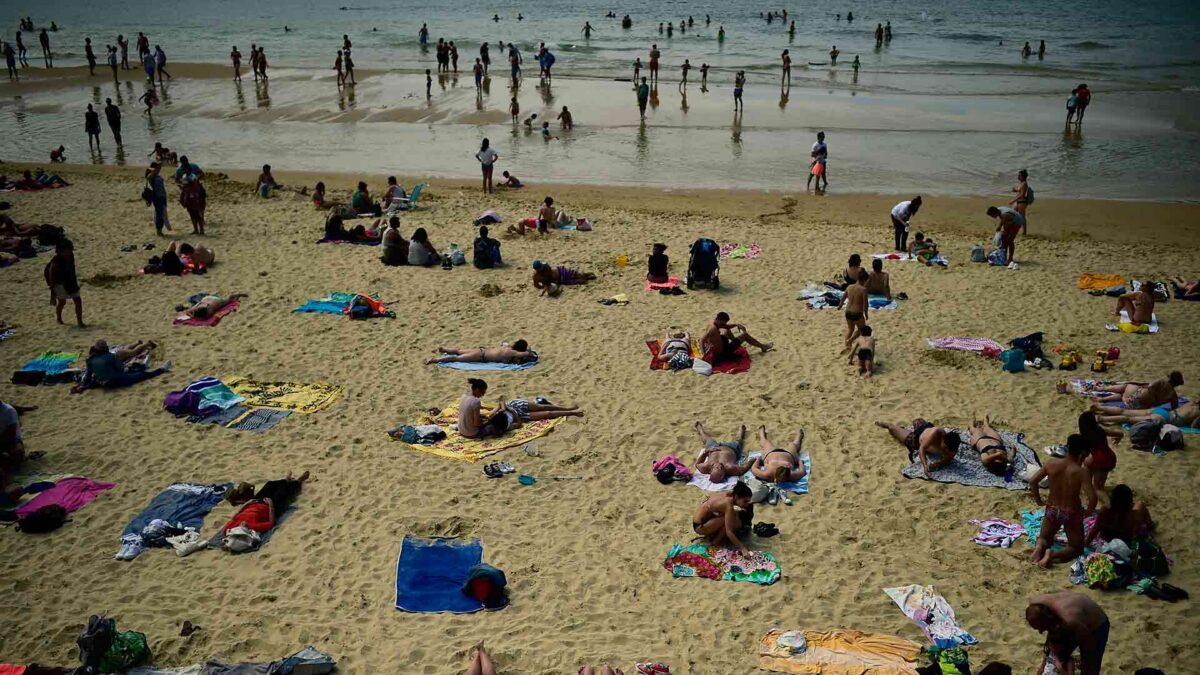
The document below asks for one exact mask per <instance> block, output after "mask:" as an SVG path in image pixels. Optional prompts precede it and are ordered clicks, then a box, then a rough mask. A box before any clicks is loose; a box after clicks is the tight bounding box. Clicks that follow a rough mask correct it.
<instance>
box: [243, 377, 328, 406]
mask: <svg viewBox="0 0 1200 675" xmlns="http://www.w3.org/2000/svg"><path fill="white" fill-rule="evenodd" d="M226 384H228V385H229V388H230V389H232V390H233V391H234V392H236V393H237V394H238V395H240V396H243V397H245V400H244V401H243V402H242V403H243V404H244V405H246V406H247V407H250V408H271V409H274V410H290V411H292V412H297V413H302V414H305V415H308V414H311V413H315V412H320V411H321V410H324V409H326V408H328V407H329V406H331V405H333V404H334V402H336V401H337V400H338V398H339V397H341V395H342V387H341V386H340V385H333V384H324V383H320V382H318V383H316V384H305V383H303V382H259V381H256V380H251V379H248V378H245V377H240V376H238V377H234V378H232V379H230V380H228V381H227V382H226Z"/></svg>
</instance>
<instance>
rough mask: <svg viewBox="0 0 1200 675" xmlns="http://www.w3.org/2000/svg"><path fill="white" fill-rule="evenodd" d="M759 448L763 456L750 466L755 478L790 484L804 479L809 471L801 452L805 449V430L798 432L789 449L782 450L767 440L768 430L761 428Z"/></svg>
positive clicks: (759, 429)
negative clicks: (805, 466) (801, 457)
mask: <svg viewBox="0 0 1200 675" xmlns="http://www.w3.org/2000/svg"><path fill="white" fill-rule="evenodd" d="M758 447H759V448H760V449H761V450H762V454H761V455H759V456H758V457H757V458H756V459H755V460H754V463H753V464H751V465H750V472H751V473H753V474H754V477H755V478H757V479H759V480H761V481H766V482H768V483H790V482H792V481H797V480H800V479H801V478H804V475H805V474H806V473H807V471H806V469H805V468H804V462H803V461H802V460H801V459H800V451H801V450H802V449H803V448H804V430H803V429H801V430H799V431H797V432H796V438H795V439H794V440H793V441H792V442H791V443H789V444H788V446H787V449H780V448H776V447H775V445H774V444H773V443H771V441H770V440H768V439H767V428H766V427H765V426H760V427H758Z"/></svg>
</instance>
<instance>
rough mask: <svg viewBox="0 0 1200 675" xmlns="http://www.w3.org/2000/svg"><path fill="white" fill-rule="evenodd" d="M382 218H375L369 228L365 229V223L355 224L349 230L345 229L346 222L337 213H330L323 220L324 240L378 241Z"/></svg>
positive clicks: (380, 233)
mask: <svg viewBox="0 0 1200 675" xmlns="http://www.w3.org/2000/svg"><path fill="white" fill-rule="evenodd" d="M381 220H382V219H376V220H375V223H374V224H373V225H372V226H371V229H369V230H368V229H367V228H366V226H365V225H355V226H354V227H352V228H350V229H349V230H347V229H346V222H345V221H344V220H343V219H342V217H341V216H339V215H332V216H330V217H329V218H328V219H327V220H326V221H325V240H326V241H379V239H380V237H381V235H382V232H381V231H380V229H379V228H380V224H381Z"/></svg>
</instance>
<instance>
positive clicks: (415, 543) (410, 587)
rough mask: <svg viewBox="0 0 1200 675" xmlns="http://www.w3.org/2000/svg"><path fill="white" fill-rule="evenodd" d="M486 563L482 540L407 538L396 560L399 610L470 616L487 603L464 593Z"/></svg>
mask: <svg viewBox="0 0 1200 675" xmlns="http://www.w3.org/2000/svg"><path fill="white" fill-rule="evenodd" d="M481 562H483V545H482V544H480V543H479V540H478V539H471V540H462V539H424V538H422V537H414V536H413V535H411V534H409V535H405V537H404V543H403V544H402V545H401V546H400V556H399V557H398V558H397V560H396V609H399V610H403V611H405V612H423V613H430V612H449V613H451V614H469V613H471V612H478V611H480V610H481V609H483V603H482V602H480V601H479V600H476V599H475V598H473V597H471V596H469V595H467V594H466V593H463V590H462V587H463V584H465V583H466V582H467V576H468V574H469V573H470V570H471V568H472V567H474V566H475V565H478V564H479V563H481Z"/></svg>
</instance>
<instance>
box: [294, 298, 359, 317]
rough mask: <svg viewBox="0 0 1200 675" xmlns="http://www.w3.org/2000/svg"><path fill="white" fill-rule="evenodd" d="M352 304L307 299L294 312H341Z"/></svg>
mask: <svg viewBox="0 0 1200 675" xmlns="http://www.w3.org/2000/svg"><path fill="white" fill-rule="evenodd" d="M349 305H350V303H349V302H334V301H332V300H306V301H305V302H304V304H303V305H300V306H299V307H297V308H296V309H293V310H292V312H294V313H298V314H304V313H308V314H341V313H342V312H344V311H345V310H346V307H348V306H349Z"/></svg>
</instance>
